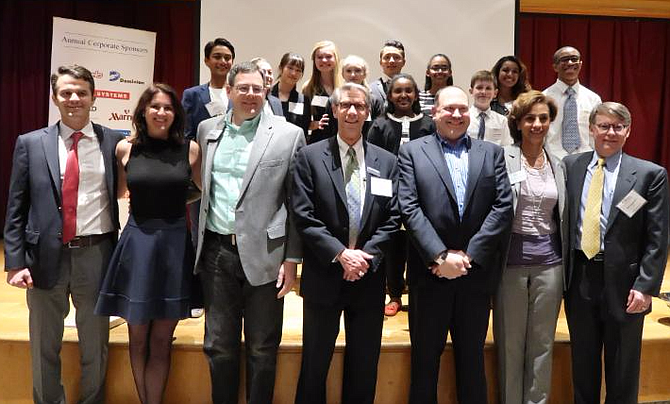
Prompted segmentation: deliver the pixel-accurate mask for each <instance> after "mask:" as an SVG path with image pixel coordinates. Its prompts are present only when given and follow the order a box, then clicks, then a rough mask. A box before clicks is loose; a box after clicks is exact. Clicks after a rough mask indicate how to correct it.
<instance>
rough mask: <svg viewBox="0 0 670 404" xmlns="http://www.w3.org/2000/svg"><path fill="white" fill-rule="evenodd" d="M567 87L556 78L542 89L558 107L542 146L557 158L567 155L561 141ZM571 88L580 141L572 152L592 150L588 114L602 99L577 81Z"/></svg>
mask: <svg viewBox="0 0 670 404" xmlns="http://www.w3.org/2000/svg"><path fill="white" fill-rule="evenodd" d="M568 87H569V86H568V85H567V84H565V83H564V82H562V81H561V80H556V83H554V84H552V85H551V86H550V87H547V89H545V90H544V91H543V93H544V94H545V95H546V96H548V97H551V98H552V99H553V100H554V101H555V102H556V106H557V107H558V114H557V115H556V119H554V122H552V123H551V125H550V126H549V133H547V138H546V139H545V141H544V147H545V148H546V149H547V151H548V152H549V153H551V154H552V155H554V156H556V157H558V158H559V159H562V158H563V157H565V156H567V155H568V152H567V151H566V150H565V149H564V148H563V143H562V141H561V138H562V137H563V136H562V135H563V105H565V101H566V100H567V99H568V95H567V94H566V92H565V91H566V90H567V89H568ZM572 88H573V89H574V90H575V94H576V96H577V123H578V125H579V141H580V145H579V148H578V149H577V150H575V151H574V152H573V154H576V153H582V152H587V151H590V150H593V139H592V138H591V136H590V134H589V115H590V114H591V110H592V109H593V108H594V107H595V106H596V105H598V104H600V103H601V102H602V101H601V100H600V96H599V95H598V94H596V93H594V92H593V91H591V90H589V89H588V88H586V87H584V86H582V85H581V84H579V82H577V83H575V84H574V85H573V86H572Z"/></svg>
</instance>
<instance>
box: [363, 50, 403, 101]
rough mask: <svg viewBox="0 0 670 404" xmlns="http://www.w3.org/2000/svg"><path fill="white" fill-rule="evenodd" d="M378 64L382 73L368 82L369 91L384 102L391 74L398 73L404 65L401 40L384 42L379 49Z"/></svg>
mask: <svg viewBox="0 0 670 404" xmlns="http://www.w3.org/2000/svg"><path fill="white" fill-rule="evenodd" d="M379 66H381V68H382V72H383V74H382V76H381V77H379V78H378V79H377V80H375V81H373V82H372V83H370V93H371V95H372V96H373V97H375V98H377V99H379V100H382V101H383V104H385V103H386V93H387V91H388V85H389V81H391V79H392V78H393V76H395V75H396V74H398V73H400V72H401V71H402V68H403V67H404V66H405V46H403V44H402V42H400V41H397V40H395V39H389V40H387V41H386V42H384V46H383V47H382V50H381V51H379Z"/></svg>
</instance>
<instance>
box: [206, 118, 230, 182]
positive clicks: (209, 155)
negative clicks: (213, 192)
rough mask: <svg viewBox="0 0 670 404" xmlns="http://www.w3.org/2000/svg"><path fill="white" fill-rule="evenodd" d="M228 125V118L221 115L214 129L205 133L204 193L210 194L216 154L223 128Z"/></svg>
mask: <svg viewBox="0 0 670 404" xmlns="http://www.w3.org/2000/svg"><path fill="white" fill-rule="evenodd" d="M225 127H226V118H225V117H224V116H222V117H221V119H219V120H218V121H217V122H216V126H215V127H214V129H211V130H210V131H209V132H207V133H206V134H205V138H204V149H203V154H204V156H203V159H204V160H203V167H204V169H203V173H202V194H203V195H209V187H210V183H211V179H212V167H213V166H214V154H216V149H217V147H219V141H220V140H221V136H222V135H223V130H224V128H225Z"/></svg>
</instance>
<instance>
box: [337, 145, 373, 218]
mask: <svg viewBox="0 0 670 404" xmlns="http://www.w3.org/2000/svg"><path fill="white" fill-rule="evenodd" d="M337 145H338V149H339V150H340V161H341V162H342V174H345V171H346V167H347V164H348V163H349V156H347V151H348V150H349V147H353V148H354V151H356V159H357V160H358V167H359V168H358V170H359V171H358V172H359V173H360V177H361V213H362V212H363V206H365V193H366V191H367V190H366V189H365V184H366V182H367V178H366V177H367V171H366V167H365V154H364V153H365V151H364V149H363V136H361V137H360V138H358V140H357V141H356V143H354V144H353V146H349V145H348V144H347V143H346V142H345V141H344V140H342V138H341V137H340V134H339V133H338V134H337ZM344 180H345V181H346V178H344ZM344 185H345V187H346V185H347V184H346V183H345V184H344Z"/></svg>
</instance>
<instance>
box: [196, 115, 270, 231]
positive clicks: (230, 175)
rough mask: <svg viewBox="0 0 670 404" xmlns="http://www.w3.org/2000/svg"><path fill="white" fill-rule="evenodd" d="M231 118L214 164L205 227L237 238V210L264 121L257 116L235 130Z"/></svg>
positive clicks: (227, 121) (224, 131)
mask: <svg viewBox="0 0 670 404" xmlns="http://www.w3.org/2000/svg"><path fill="white" fill-rule="evenodd" d="M231 116H232V111H230V112H228V113H227V114H226V118H225V119H226V128H225V129H224V130H223V135H221V139H220V140H219V145H218V146H217V148H216V152H215V153H214V160H213V161H212V178H211V190H210V195H209V197H210V199H209V213H208V214H207V224H206V227H207V229H208V230H211V231H213V232H216V233H219V234H235V207H236V206H237V201H238V200H239V198H240V191H241V189H242V180H243V178H244V173H245V171H246V170H247V163H248V162H249V153H250V152H251V147H252V146H253V144H254V136H255V135H256V129H258V123H259V122H260V117H261V115H260V114H258V115H257V116H256V117H255V118H254V119H251V120H247V121H244V122H243V123H242V125H241V126H236V125H235V124H233V123H232V121H231Z"/></svg>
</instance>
